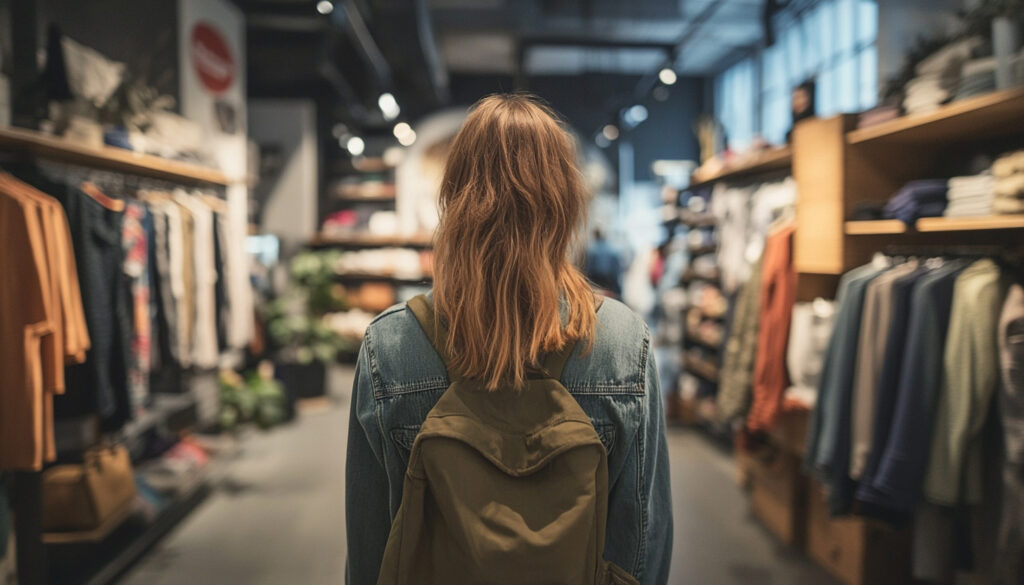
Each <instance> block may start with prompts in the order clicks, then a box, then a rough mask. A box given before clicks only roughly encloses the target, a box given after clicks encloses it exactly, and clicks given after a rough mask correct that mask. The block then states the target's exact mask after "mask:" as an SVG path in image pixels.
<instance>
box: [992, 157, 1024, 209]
mask: <svg viewBox="0 0 1024 585" xmlns="http://www.w3.org/2000/svg"><path fill="white" fill-rule="evenodd" d="M992 175H993V176H994V177H995V185H994V187H993V190H994V192H995V197H994V199H993V201H992V211H993V212H994V213H998V214H1011V213H1024V150H1018V151H1016V152H1011V153H1009V154H1004V155H1003V156H1001V157H999V158H998V159H997V160H996V162H995V163H993V164H992Z"/></svg>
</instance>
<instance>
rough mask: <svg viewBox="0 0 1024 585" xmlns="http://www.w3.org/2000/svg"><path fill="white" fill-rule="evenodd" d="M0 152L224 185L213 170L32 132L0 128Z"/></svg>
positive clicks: (220, 175) (177, 179)
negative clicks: (84, 144)
mask: <svg viewBox="0 0 1024 585" xmlns="http://www.w3.org/2000/svg"><path fill="white" fill-rule="evenodd" d="M0 150H2V151H5V152H16V153H21V154H24V155H26V156H27V157H29V158H38V159H45V160H51V161H55V162H62V163H69V164H78V165H82V166H88V167H93V168H97V169H109V170H112V171H119V172H122V173H128V174H133V175H140V176H145V177H153V178H157V179H165V180H169V181H177V182H183V183H208V184H214V185H227V184H228V179H227V177H225V176H224V173H221V172H220V171H218V170H216V169H211V168H206V167H201V166H198V165H193V164H189V163H183V162H179V161H173V160H167V159H163V158H160V157H156V156H152V155H148V154H142V153H138V152H133V151H130V150H124V149H122V148H114V147H112V146H104V147H101V148H90V147H87V146H80V145H78V144H74V143H71V142H68V141H66V140H62V139H60V138H55V137H53V136H47V135H45V134H42V133H40V132H36V131H34V130H25V129H21V128H0Z"/></svg>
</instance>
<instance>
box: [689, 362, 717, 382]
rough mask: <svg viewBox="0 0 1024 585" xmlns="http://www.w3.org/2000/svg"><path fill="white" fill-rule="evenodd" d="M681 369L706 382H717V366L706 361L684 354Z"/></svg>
mask: <svg viewBox="0 0 1024 585" xmlns="http://www.w3.org/2000/svg"><path fill="white" fill-rule="evenodd" d="M683 369H684V370H685V371H686V372H689V373H691V374H693V375H695V376H697V377H699V378H703V379H705V380H707V381H708V382H713V383H715V384H717V383H718V368H717V367H715V366H714V365H713V364H710V363H708V362H706V361H703V360H698V359H695V358H692V357H690V356H685V357H684V358H683Z"/></svg>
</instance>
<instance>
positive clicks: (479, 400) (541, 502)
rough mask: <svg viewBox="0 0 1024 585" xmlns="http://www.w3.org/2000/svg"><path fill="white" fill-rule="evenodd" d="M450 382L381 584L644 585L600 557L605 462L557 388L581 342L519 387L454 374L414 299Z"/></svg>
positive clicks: (419, 459)
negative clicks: (495, 386)
mask: <svg viewBox="0 0 1024 585" xmlns="http://www.w3.org/2000/svg"><path fill="white" fill-rule="evenodd" d="M409 307H410V308H411V309H412V312H413V313H414V314H415V315H416V319H417V320H418V321H419V323H420V325H421V326H422V327H423V330H424V331H425V332H426V334H427V337H428V338H429V339H430V341H431V343H432V344H433V346H434V349H435V350H436V351H437V353H438V355H440V356H441V360H442V361H443V362H444V363H445V367H446V368H447V370H448V379H449V380H450V381H451V385H450V386H449V387H448V390H447V391H445V393H444V394H443V395H442V396H441V398H440V399H439V400H438V402H437V404H436V405H435V406H434V408H433V409H431V411H430V413H429V414H428V415H427V418H426V420H425V421H424V422H423V425H422V426H421V427H420V431H419V434H417V435H416V440H415V442H414V443H413V447H412V452H411V454H410V456H409V467H408V469H407V471H406V475H405V483H404V487H403V495H402V504H401V506H400V507H399V509H398V514H397V515H396V516H395V520H394V523H393V524H392V526H391V534H390V535H389V536H388V542H387V548H386V549H385V551H384V559H383V562H382V564H381V572H380V577H379V578H378V580H377V584H378V585H432V584H436V585H478V584H479V585H483V584H487V585H505V584H508V585H513V584H514V585H526V584H530V585H532V584H539V583H543V584H547V585H635V584H637V581H636V579H634V578H633V577H632V576H631V575H629V574H628V573H626V572H625V571H624V570H622V569H621V568H619V567H617V566H615V565H613V564H611V563H609V562H606V561H605V560H604V559H603V558H602V553H603V551H604V539H605V523H606V520H607V518H608V456H607V453H606V452H605V448H604V446H603V445H602V443H601V440H600V439H599V438H598V436H597V432H596V431H595V430H594V427H593V424H592V423H591V422H590V419H589V418H588V417H587V415H586V413H584V412H583V409H581V408H580V406H579V404H578V403H577V402H576V400H575V399H574V398H573V397H572V395H571V394H569V392H568V390H566V389H565V387H564V386H563V385H562V383H561V382H560V381H559V378H560V377H561V375H562V369H563V367H564V366H565V363H566V361H567V360H568V358H569V354H570V353H572V350H573V347H574V345H575V344H574V343H570V344H568V346H567V347H565V348H564V349H562V350H561V351H559V352H556V353H553V354H550V355H549V356H547V358H546V359H545V361H544V363H543V367H542V368H539V369H538V370H539V371H537V372H535V373H532V374H531V375H530V376H529V377H528V380H527V382H526V384H525V386H524V387H523V388H522V389H520V390H516V389H513V388H499V389H497V390H495V391H487V390H486V389H484V387H483V384H482V383H481V382H478V381H474V380H469V379H466V378H463V377H461V376H459V375H458V373H457V372H453V371H452V368H451V366H450V364H451V360H450V359H449V357H448V356H446V354H445V351H444V348H445V345H444V341H443V340H444V339H445V338H446V334H445V329H444V325H443V324H442V323H440V321H439V320H438V319H437V316H436V315H435V313H434V310H433V307H432V306H431V304H430V301H429V300H428V299H427V298H426V297H424V296H422V295H421V296H418V297H416V298H414V299H412V300H411V301H409Z"/></svg>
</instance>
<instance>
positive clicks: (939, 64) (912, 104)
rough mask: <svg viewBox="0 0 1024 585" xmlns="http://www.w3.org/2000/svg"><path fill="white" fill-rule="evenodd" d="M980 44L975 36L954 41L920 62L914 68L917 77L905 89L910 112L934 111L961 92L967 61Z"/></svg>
mask: <svg viewBox="0 0 1024 585" xmlns="http://www.w3.org/2000/svg"><path fill="white" fill-rule="evenodd" d="M979 44H981V41H980V39H977V38H974V37H971V38H967V39H964V40H960V41H956V42H952V43H950V44H948V45H946V46H945V47H943V48H941V49H939V50H938V51H936V52H935V53H933V54H932V55H931V56H929V57H928V58H927V59H925V60H923V61H921V62H920V63H919V64H918V65H917V67H915V69H914V73H915V74H916V75H917V77H915V78H914V79H912V80H910V82H909V83H907V85H906V87H905V88H904V98H903V109H904V110H905V111H906V112H907V114H922V113H926V112H931V111H934V110H936V109H938V108H939V106H941V105H942V104H944V103H946V102H947V101H949V100H950V98H952V97H953V96H954V94H956V93H957V92H958V89H959V86H960V75H961V70H962V68H963V65H964V62H966V61H967V60H968V59H970V58H971V54H972V53H973V51H974V49H975V48H976V47H977V46H978V45H979Z"/></svg>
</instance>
